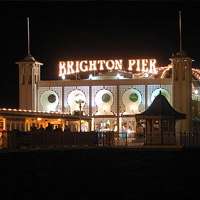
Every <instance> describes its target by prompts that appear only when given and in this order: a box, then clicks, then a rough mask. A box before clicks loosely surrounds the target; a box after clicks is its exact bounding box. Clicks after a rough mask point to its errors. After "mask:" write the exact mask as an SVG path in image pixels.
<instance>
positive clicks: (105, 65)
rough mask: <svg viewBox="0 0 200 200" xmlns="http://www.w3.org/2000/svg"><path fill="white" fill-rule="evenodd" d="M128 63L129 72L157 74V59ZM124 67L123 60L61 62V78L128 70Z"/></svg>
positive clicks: (137, 60)
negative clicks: (104, 71)
mask: <svg viewBox="0 0 200 200" xmlns="http://www.w3.org/2000/svg"><path fill="white" fill-rule="evenodd" d="M126 62H128V63H126V65H127V71H130V72H131V71H132V72H135V71H136V72H147V73H152V74H157V71H156V59H130V60H128V61H127V60H126ZM123 66H125V65H124V62H123V60H82V61H66V62H65V61H60V62H59V76H65V75H70V74H76V73H80V72H91V71H103V70H108V71H111V70H126V69H124V67H123Z"/></svg>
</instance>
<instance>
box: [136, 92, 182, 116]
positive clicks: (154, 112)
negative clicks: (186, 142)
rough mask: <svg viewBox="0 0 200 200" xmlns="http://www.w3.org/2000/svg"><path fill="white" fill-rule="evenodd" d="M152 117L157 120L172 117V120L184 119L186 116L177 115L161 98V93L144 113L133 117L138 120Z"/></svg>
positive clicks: (165, 100) (162, 97)
mask: <svg viewBox="0 0 200 200" xmlns="http://www.w3.org/2000/svg"><path fill="white" fill-rule="evenodd" d="M152 116H156V117H159V118H160V117H161V118H162V117H167V118H169V117H170V118H171V117H172V118H174V119H186V114H183V113H179V112H177V111H176V110H174V109H173V108H172V106H171V105H170V104H169V102H168V101H167V99H166V98H165V96H163V95H162V94H161V93H160V94H159V95H158V96H157V97H156V98H155V99H154V101H153V103H152V104H151V106H150V107H149V108H148V109H147V110H146V111H144V112H143V113H140V114H136V115H135V117H136V118H140V119H141V118H143V119H144V118H149V117H152Z"/></svg>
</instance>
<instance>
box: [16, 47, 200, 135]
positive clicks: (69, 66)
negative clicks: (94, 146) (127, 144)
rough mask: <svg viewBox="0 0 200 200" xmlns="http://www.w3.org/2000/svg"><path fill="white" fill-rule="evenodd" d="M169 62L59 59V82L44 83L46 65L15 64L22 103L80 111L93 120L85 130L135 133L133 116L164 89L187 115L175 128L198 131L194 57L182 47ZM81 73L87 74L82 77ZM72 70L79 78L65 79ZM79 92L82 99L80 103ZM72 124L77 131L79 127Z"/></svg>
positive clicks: (38, 108) (41, 108)
mask: <svg viewBox="0 0 200 200" xmlns="http://www.w3.org/2000/svg"><path fill="white" fill-rule="evenodd" d="M169 60H170V61H171V64H169V65H168V66H166V67H156V60H155V59H130V60H89V61H88V60H83V61H66V62H65V61H61V62H59V69H58V70H59V76H60V78H61V80H52V81H49V80H48V81H43V80H41V79H40V68H41V66H42V65H43V64H42V63H40V62H38V61H36V60H35V58H34V57H33V56H31V55H28V56H26V57H25V58H24V59H23V60H20V61H18V62H16V64H18V66H19V107H20V109H22V110H23V109H28V110H36V111H43V112H45V111H46V112H50V111H54V112H60V113H68V114H70V115H76V114H77V113H78V111H80V109H81V111H82V112H83V115H84V116H88V117H89V118H91V121H90V122H88V123H85V122H84V124H82V126H81V127H82V131H97V130H99V131H108V130H110V131H116V132H123V131H127V132H135V131H136V130H137V126H138V122H136V120H135V117H134V115H135V114H138V113H141V112H144V111H145V110H146V109H147V108H148V107H149V106H150V105H151V103H152V102H153V100H154V98H155V97H156V96H157V95H158V94H159V93H160V90H161V93H162V94H163V95H164V96H165V97H166V98H167V100H168V102H169V103H170V104H171V105H172V107H173V108H174V109H175V110H177V111H178V112H181V113H185V114H186V115H187V117H186V120H181V121H180V122H177V124H176V131H197V130H198V122H199V113H198V112H199V107H198V81H197V80H198V79H199V70H197V69H192V59H191V58H190V57H189V56H188V55H187V54H186V53H185V52H184V51H182V50H181V51H179V52H178V53H177V54H176V55H172V57H170V58H169ZM81 73H82V74H83V73H87V74H88V78H86V79H82V80H78V78H77V77H79V75H80V74H81ZM69 74H75V75H76V79H75V80H69V79H67V76H68V75H69ZM77 96H79V97H81V98H82V103H81V104H78V103H77V101H76V98H77ZM141 123H142V121H141ZM71 128H72V130H74V129H75V128H76V130H77V129H78V130H79V125H78V124H72V126H71Z"/></svg>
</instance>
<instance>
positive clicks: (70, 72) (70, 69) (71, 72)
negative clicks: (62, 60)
mask: <svg viewBox="0 0 200 200" xmlns="http://www.w3.org/2000/svg"><path fill="white" fill-rule="evenodd" d="M73 66H74V62H73V61H67V74H74V73H75V71H74V69H73V68H72V67H73Z"/></svg>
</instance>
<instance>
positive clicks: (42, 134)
mask: <svg viewBox="0 0 200 200" xmlns="http://www.w3.org/2000/svg"><path fill="white" fill-rule="evenodd" d="M147 137H148V135H147V134H145V135H144V134H139V135H138V134H135V133H131V134H130V133H119V134H117V133H114V132H104V133H103V132H100V133H97V132H81V133H80V132H70V133H68V132H62V131H40V130H36V131H33V132H21V131H18V130H15V131H11V132H5V131H4V132H3V137H2V141H3V142H2V143H3V144H2V147H3V148H21V147H31V148H34V147H63V146H73V145H76V146H107V145H108V146H109V145H115V146H142V145H144V144H154V143H151V142H152V141H153V140H154V138H153V137H152V138H150V140H149V141H150V143H148V142H147ZM161 138H162V140H161V143H160V144H176V145H184V146H185V145H200V133H192V132H189V133H186V132H179V133H172V134H164V135H161ZM157 140H158V141H160V136H159V138H157Z"/></svg>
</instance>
